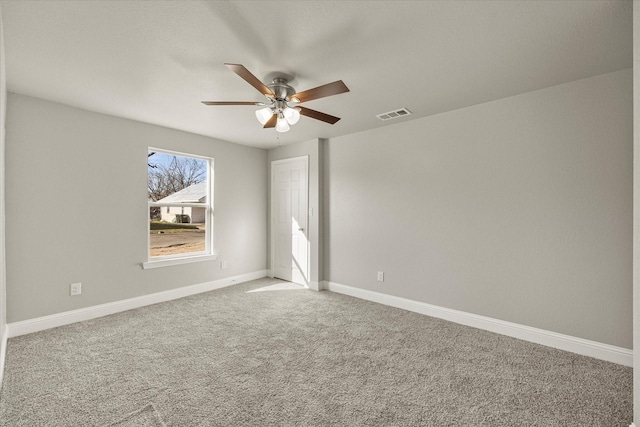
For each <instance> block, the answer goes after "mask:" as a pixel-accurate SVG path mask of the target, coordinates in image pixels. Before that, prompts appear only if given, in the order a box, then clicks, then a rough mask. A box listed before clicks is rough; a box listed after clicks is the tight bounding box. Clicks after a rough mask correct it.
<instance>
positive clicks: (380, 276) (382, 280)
mask: <svg viewBox="0 0 640 427" xmlns="http://www.w3.org/2000/svg"><path fill="white" fill-rule="evenodd" d="M378 282H384V272H382V271H378Z"/></svg>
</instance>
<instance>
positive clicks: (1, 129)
mask: <svg viewBox="0 0 640 427" xmlns="http://www.w3.org/2000/svg"><path fill="white" fill-rule="evenodd" d="M6 111H7V81H6V75H5V58H4V31H3V29H2V12H1V11H0V343H1V342H2V339H3V337H4V333H5V325H6V323H7V303H6V300H7V297H6V290H5V285H6V283H5V282H6V274H5V263H4V260H5V257H4V240H5V237H4V235H5V231H4V230H5V227H4V181H5V177H4V163H5V162H4V158H5V155H4V145H5V143H4V140H5V119H6ZM2 363H3V361H1V360H0V369H2V368H1V366H2ZM1 378H2V371H1V370H0V379H1Z"/></svg>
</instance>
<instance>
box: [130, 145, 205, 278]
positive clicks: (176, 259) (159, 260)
mask: <svg viewBox="0 0 640 427" xmlns="http://www.w3.org/2000/svg"><path fill="white" fill-rule="evenodd" d="M149 151H156V152H160V153H165V154H171V155H176V156H182V157H191V158H195V159H201V160H205V161H206V162H207V198H206V199H207V203H206V204H205V216H206V218H205V250H204V251H202V252H189V253H187V254H177V255H164V256H154V257H152V256H151V236H150V234H151V230H150V225H151V221H150V220H149V210H150V208H152V207H159V208H160V209H164V208H168V207H171V206H181V207H183V208H184V207H196V208H201V207H203V203H177V202H173V203H161V202H152V201H147V212H146V218H147V261H146V262H143V263H142V268H143V269H145V270H146V269H150V268H157V267H167V266H170V265H179V264H188V263H192V262H202V261H214V260H215V259H216V258H217V255H216V253H215V251H214V249H213V177H214V175H213V170H214V168H213V165H214V159H213V158H212V157H205V156H198V155H195V154H189V153H181V152H178V151H172V150H167V149H164V148H154V147H148V149H147V153H148V152H149Z"/></svg>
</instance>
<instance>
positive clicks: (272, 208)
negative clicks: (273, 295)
mask: <svg viewBox="0 0 640 427" xmlns="http://www.w3.org/2000/svg"><path fill="white" fill-rule="evenodd" d="M301 160H302V161H304V163H305V169H306V186H307V188H306V200H305V213H306V217H307V230H306V234H307V241H308V239H309V236H310V231H309V227H310V226H311V224H310V222H309V156H308V155H306V156H298V157H291V158H288V159H280V160H272V161H271V165H270V169H271V173H270V174H271V176H270V178H269V179H270V181H269V187H270V189H271V191H270V193H271V195H270V199H271V200H269V205H270V209H269V212H270V213H271V218H270V221H269V234H270V239H269V240H270V242H269V247H270V253H271V256H270V263H269V264H270V265H269V268H270V272H271V275H270V276H271V277H275V259H276V257H275V253H276V243H275V242H276V236H275V233H274V226H273V224H274V222H275V219H276V215H275V211H276V206H275V205H276V199H275V196H274V191H273V183H274V182H275V179H276V176H275V174H274V169H275V168H274V166H275V165H281V164H285V163H294V162H298V161H301ZM310 274H311V247H310V245H309V244H307V271H306V272H305V274H304V276H306V282H307V283H306V284H305V286H307V287H308V286H309V283H310V282H311V276H310Z"/></svg>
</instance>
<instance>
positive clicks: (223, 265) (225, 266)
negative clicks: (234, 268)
mask: <svg viewBox="0 0 640 427" xmlns="http://www.w3.org/2000/svg"><path fill="white" fill-rule="evenodd" d="M227 266H228V264H227V261H220V270H224V269H226V268H227Z"/></svg>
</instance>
